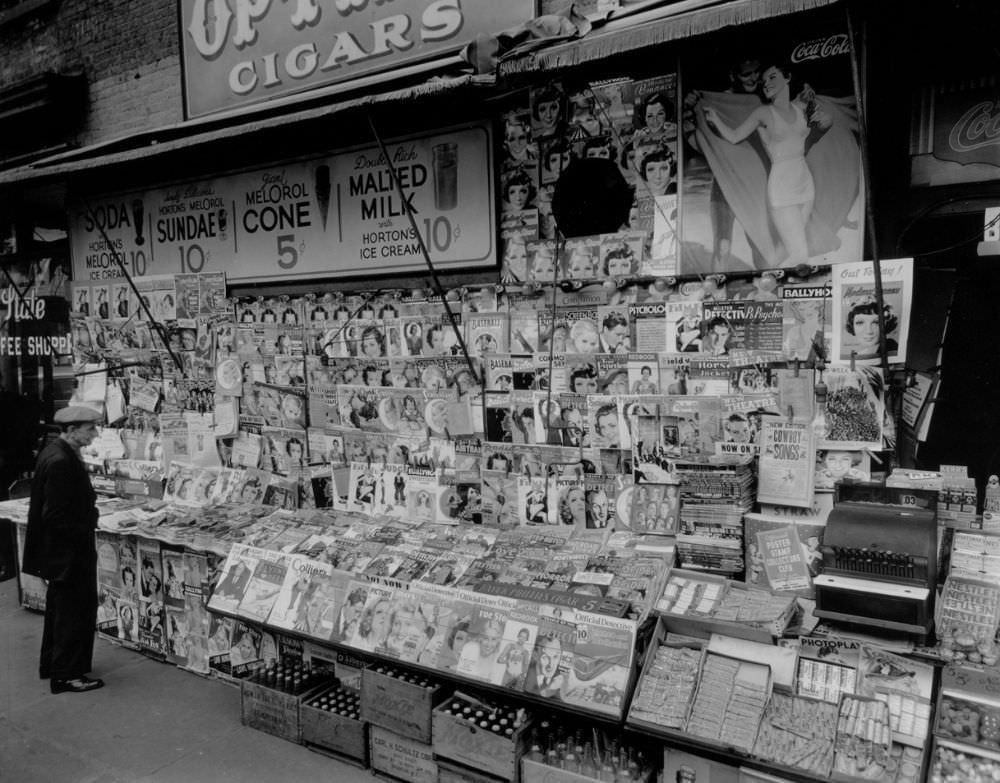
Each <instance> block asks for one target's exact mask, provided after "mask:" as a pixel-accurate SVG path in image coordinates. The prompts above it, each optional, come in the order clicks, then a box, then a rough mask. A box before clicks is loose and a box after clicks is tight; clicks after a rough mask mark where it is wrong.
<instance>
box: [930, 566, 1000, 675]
mask: <svg viewBox="0 0 1000 783" xmlns="http://www.w3.org/2000/svg"><path fill="white" fill-rule="evenodd" d="M952 557H953V558H954V557H955V555H954V553H953V555H952ZM955 565H956V564H955V561H954V559H953V561H952V569H953V571H954V569H955ZM998 625H1000V585H997V584H995V583H990V582H986V581H982V580H978V579H969V578H965V577H961V576H957V575H956V574H955V573H952V574H950V575H949V576H948V579H947V580H946V581H945V584H944V588H943V590H942V591H941V597H940V599H939V600H938V605H937V634H938V652H939V654H940V655H941V657H942V658H944V659H945V660H949V661H956V662H958V661H963V660H968V661H969V662H970V663H982V664H984V665H986V666H993V665H994V664H996V663H997V661H998V660H1000V648H998V647H997V644H996V642H995V641H994V636H995V635H996V632H997V627H998Z"/></svg>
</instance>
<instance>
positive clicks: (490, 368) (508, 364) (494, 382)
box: [484, 354, 514, 392]
mask: <svg viewBox="0 0 1000 783" xmlns="http://www.w3.org/2000/svg"><path fill="white" fill-rule="evenodd" d="M484 363H485V368H486V391H487V392H491V391H495V392H509V391H511V390H512V389H513V388H514V384H513V382H514V375H513V366H514V365H513V360H512V359H511V355H510V354H497V355H495V356H489V357H486V358H485V359H484Z"/></svg>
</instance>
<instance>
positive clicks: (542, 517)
mask: <svg viewBox="0 0 1000 783" xmlns="http://www.w3.org/2000/svg"><path fill="white" fill-rule="evenodd" d="M548 483H549V482H548V479H547V478H546V477H545V476H544V475H542V476H536V477H529V476H524V475H522V476H518V479H517V506H518V522H519V524H521V525H554V524H557V518H556V508H557V505H558V502H557V499H556V498H550V497H549V487H548Z"/></svg>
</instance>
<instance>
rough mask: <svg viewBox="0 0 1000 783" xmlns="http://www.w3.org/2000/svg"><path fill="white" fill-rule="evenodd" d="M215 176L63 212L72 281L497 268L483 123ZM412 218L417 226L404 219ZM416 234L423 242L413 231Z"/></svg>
mask: <svg viewBox="0 0 1000 783" xmlns="http://www.w3.org/2000/svg"><path fill="white" fill-rule="evenodd" d="M386 150H387V152H388V155H389V158H390V159H391V162H392V165H393V167H394V168H395V170H396V172H397V174H398V176H399V180H400V183H401V185H402V195H400V194H399V191H398V189H397V188H396V185H395V183H394V182H393V179H392V174H391V170H390V166H389V165H388V161H387V160H386V158H385V157H384V156H383V154H382V152H381V151H380V149H379V148H378V147H364V148H358V149H352V150H348V151H344V152H341V153H338V154H336V155H333V156H331V157H325V158H316V159H310V160H301V161H295V162H291V163H284V164H280V165H275V166H272V167H268V168H265V169H257V170H253V171H246V172H241V173H237V174H231V175H226V176H221V177H216V178H214V179H207V180H200V181H197V182H186V183H181V184H174V185H165V186H162V187H158V188H155V189H150V190H144V191H138V192H132V193H124V194H117V195H108V196H94V197H90V198H81V199H79V200H78V202H77V203H75V204H74V205H73V206H72V207H71V209H70V215H69V221H70V248H71V254H72V260H73V279H74V280H76V281H88V280H89V281H108V280H115V279H119V278H121V277H123V275H122V272H121V270H120V268H119V264H118V262H119V260H120V261H121V262H122V263H124V265H125V267H126V268H127V269H128V271H129V273H130V274H132V275H136V276H141V275H154V274H178V273H190V272H219V271H221V272H225V273H226V278H227V280H229V281H230V282H258V281H268V280H279V279H281V280H288V279H295V278H317V277H345V276H350V275H358V274H372V273H376V274H377V273H396V272H415V271H423V270H425V269H426V262H425V261H424V257H423V254H422V252H421V249H420V238H422V239H423V241H424V244H425V245H426V247H427V250H428V252H429V253H430V256H431V260H432V261H433V262H434V264H435V266H437V267H439V268H442V269H447V268H449V267H459V268H463V269H464V268H468V267H476V266H492V265H495V264H496V246H495V238H494V236H495V233H496V228H495V217H494V215H495V212H494V196H493V193H494V184H493V161H492V151H493V143H492V139H491V132H490V129H489V127H488V126H487V125H486V124H481V125H468V126H462V127H459V128H453V129H451V130H449V131H446V132H439V133H435V134H434V135H423V136H415V137H409V138H404V139H399V140H393V141H391V142H389V143H387V144H386ZM407 208H409V209H411V210H412V211H413V213H414V218H415V220H416V231H415V230H414V228H413V226H412V224H411V223H410V220H409V218H408V217H407V215H406V210H407ZM417 232H419V237H418V235H417Z"/></svg>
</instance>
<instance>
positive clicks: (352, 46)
mask: <svg viewBox="0 0 1000 783" xmlns="http://www.w3.org/2000/svg"><path fill="white" fill-rule="evenodd" d="M180 13H181V51H182V57H183V62H184V88H185V90H184V91H185V108H186V111H187V116H188V117H199V116H202V115H205V114H210V113H212V112H216V111H220V110H223V109H228V108H232V107H234V106H240V105H247V104H252V103H259V102H260V101H265V100H269V99H271V98H276V97H279V96H283V95H289V94H291V93H294V92H301V91H303V90H307V89H311V88H314V87H319V86H322V85H327V84H332V83H335V82H342V81H347V80H350V79H353V78H356V77H358V76H362V75H367V74H372V73H376V72H380V71H388V70H392V69H394V68H398V67H400V66H402V65H404V64H411V63H414V62H417V61H420V60H425V59H430V58H432V57H436V56H437V57H440V56H444V55H448V54H453V53H455V52H457V51H458V50H459V49H460V48H461V47H462V46H464V45H465V44H467V43H469V42H470V41H472V40H473V39H474V38H475V36H476V35H477V34H479V33H496V32H498V31H500V30H504V29H506V28H508V27H511V26H513V25H516V24H519V23H522V22H525V21H527V20H528V19H530V18H531V17H532V16H534V0H180Z"/></svg>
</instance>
